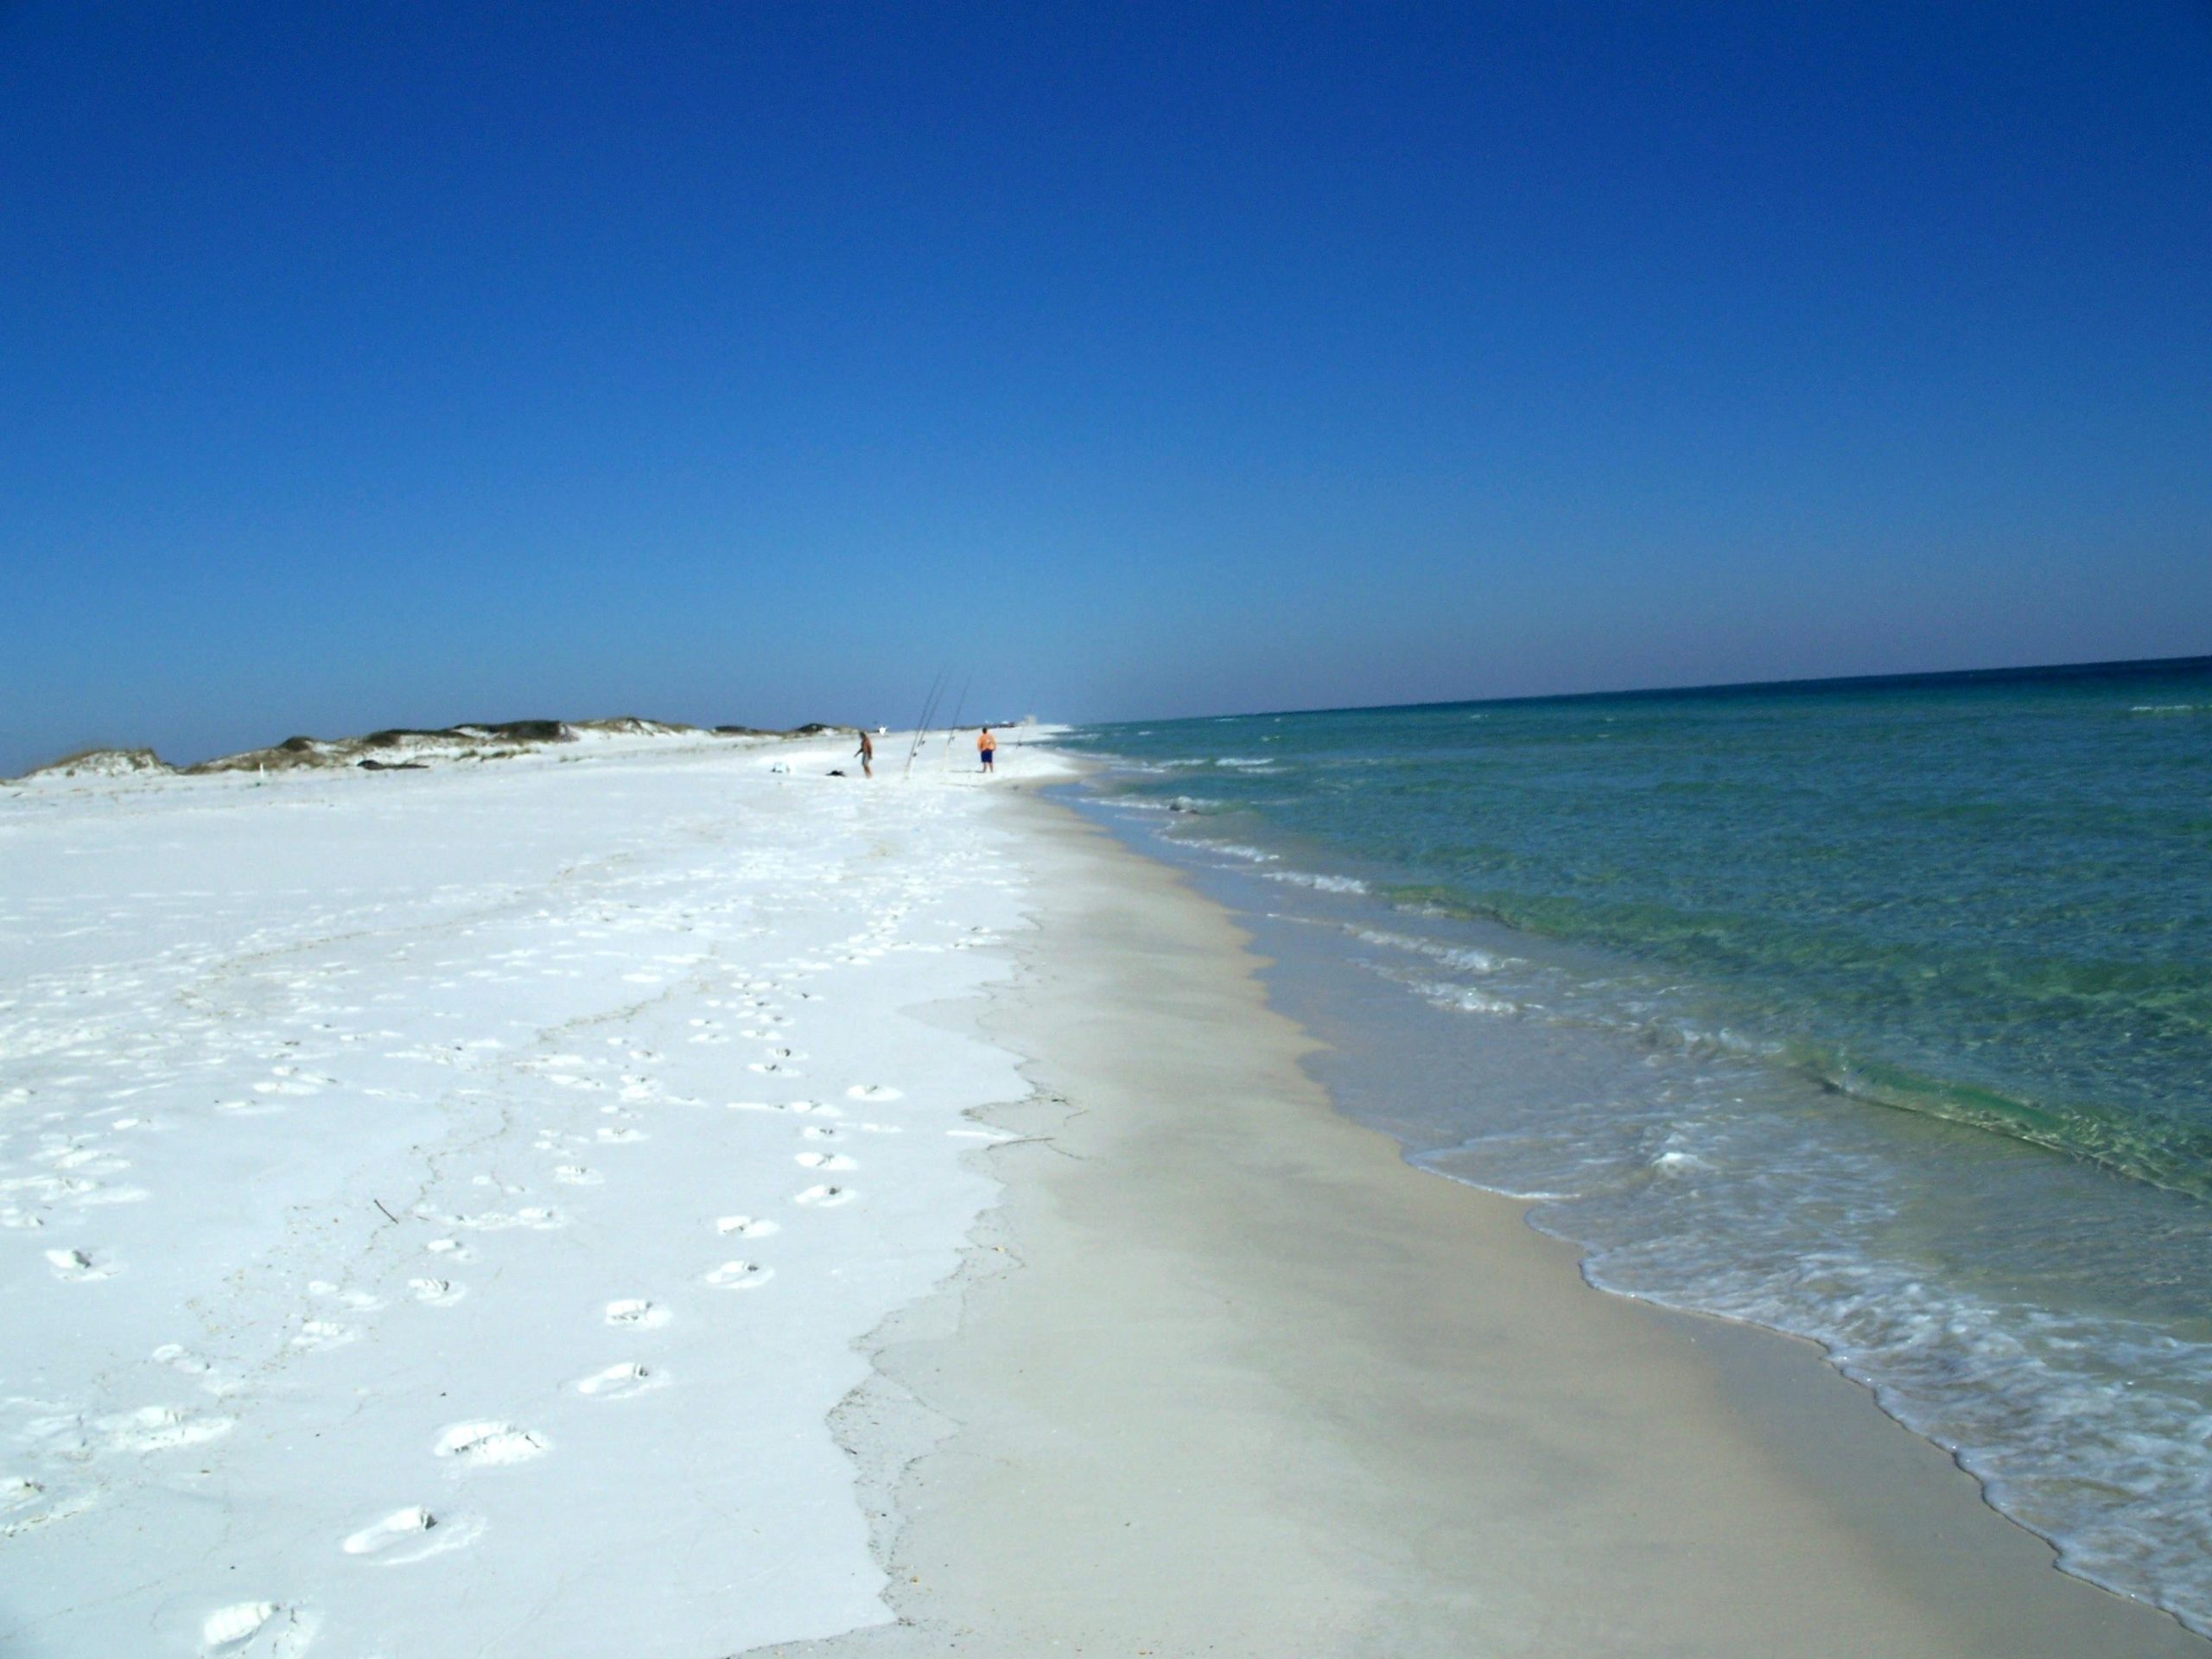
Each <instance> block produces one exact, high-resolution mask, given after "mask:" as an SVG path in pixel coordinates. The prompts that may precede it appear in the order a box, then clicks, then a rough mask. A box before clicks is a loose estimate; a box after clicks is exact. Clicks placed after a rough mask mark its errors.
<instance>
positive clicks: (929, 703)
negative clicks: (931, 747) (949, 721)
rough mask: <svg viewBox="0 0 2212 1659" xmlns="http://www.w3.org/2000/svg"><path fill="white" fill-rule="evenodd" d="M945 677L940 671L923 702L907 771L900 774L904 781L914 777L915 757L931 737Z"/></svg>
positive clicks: (908, 745)
mask: <svg viewBox="0 0 2212 1659" xmlns="http://www.w3.org/2000/svg"><path fill="white" fill-rule="evenodd" d="M944 677H945V671H944V670H943V669H939V670H938V671H937V677H936V678H935V679H933V680H931V682H930V694H929V696H927V697H926V698H925V699H924V700H923V702H922V717H921V718H920V719H919V720H918V721H915V722H914V736H913V740H912V741H911V742H909V743H908V744H907V745H906V770H905V771H904V772H900V773H899V777H900V779H902V780H903V779H908V778H912V776H913V775H914V757H915V756H916V755H917V754H919V753H921V750H922V744H923V743H924V741H926V740H927V738H928V737H929V734H930V718H931V715H935V714H936V713H937V705H938V700H939V699H940V698H942V697H943V696H944Z"/></svg>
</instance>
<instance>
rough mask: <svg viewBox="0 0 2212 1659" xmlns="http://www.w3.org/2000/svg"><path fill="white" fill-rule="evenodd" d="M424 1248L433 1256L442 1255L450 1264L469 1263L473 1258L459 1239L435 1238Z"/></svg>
mask: <svg viewBox="0 0 2212 1659" xmlns="http://www.w3.org/2000/svg"><path fill="white" fill-rule="evenodd" d="M423 1249H426V1250H428V1251H429V1253H430V1254H431V1255H442V1256H443V1257H445V1259H446V1260H447V1261H448V1262H467V1261H468V1260H469V1259H470V1256H471V1253H470V1251H469V1249H468V1246H467V1245H466V1244H464V1243H461V1241H460V1240H459V1239H457V1238H434V1239H432V1240H431V1241H430V1242H429V1243H427V1244H425V1245H424V1246H423Z"/></svg>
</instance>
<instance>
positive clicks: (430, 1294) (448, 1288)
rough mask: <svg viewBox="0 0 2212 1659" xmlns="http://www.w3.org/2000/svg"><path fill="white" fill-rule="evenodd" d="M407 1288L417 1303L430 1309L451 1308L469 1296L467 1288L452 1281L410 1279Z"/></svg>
mask: <svg viewBox="0 0 2212 1659" xmlns="http://www.w3.org/2000/svg"><path fill="white" fill-rule="evenodd" d="M407 1288H408V1290H409V1292H410V1294H412V1295H413V1296H414V1298H415V1300H416V1301H418V1302H422V1303H423V1304H425V1305H426V1306H430V1307H451V1306H453V1305H454V1303H455V1302H457V1301H459V1300H461V1298H462V1297H464V1296H466V1295H467V1294H468V1290H467V1287H466V1286H463V1285H456V1284H455V1283H454V1281H452V1280H450V1279H410V1280H409V1281H407Z"/></svg>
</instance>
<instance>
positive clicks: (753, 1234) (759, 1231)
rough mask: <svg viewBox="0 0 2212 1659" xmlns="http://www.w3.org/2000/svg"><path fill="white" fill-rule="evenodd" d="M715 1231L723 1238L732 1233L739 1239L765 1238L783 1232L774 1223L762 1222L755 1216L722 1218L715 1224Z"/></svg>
mask: <svg viewBox="0 0 2212 1659" xmlns="http://www.w3.org/2000/svg"><path fill="white" fill-rule="evenodd" d="M715 1231H716V1232H718V1233H721V1234H722V1235H723V1236H728V1235H730V1234H733V1233H734V1234H735V1235H736V1236H738V1237H740V1238H766V1237H767V1236H768V1235H769V1234H771V1233H779V1232H781V1231H783V1229H782V1228H781V1227H779V1226H778V1225H777V1224H775V1223H774V1222H772V1221H765V1220H762V1219H761V1218H760V1217H757V1216H724V1217H721V1219H720V1220H719V1221H717V1222H715Z"/></svg>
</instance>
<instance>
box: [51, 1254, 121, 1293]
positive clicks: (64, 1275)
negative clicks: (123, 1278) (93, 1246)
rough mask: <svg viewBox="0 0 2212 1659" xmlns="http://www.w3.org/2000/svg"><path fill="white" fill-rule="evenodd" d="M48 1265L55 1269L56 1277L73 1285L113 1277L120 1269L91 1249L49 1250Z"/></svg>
mask: <svg viewBox="0 0 2212 1659" xmlns="http://www.w3.org/2000/svg"><path fill="white" fill-rule="evenodd" d="M46 1265H47V1266H48V1267H49V1268H52V1269H53V1270H54V1277H55V1278H57V1279H59V1280H60V1281H62V1282H63V1283H65V1284H72V1285H82V1284H90V1283H91V1282H92V1281H94V1280H97V1279H112V1278H113V1277H114V1276H115V1275H116V1274H117V1273H118V1272H119V1271H120V1269H119V1268H118V1267H117V1266H116V1264H115V1263H114V1262H112V1261H111V1260H109V1259H108V1258H107V1257H105V1256H101V1255H94V1254H93V1253H92V1252H91V1251H90V1250H48V1252H47V1253H46Z"/></svg>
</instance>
